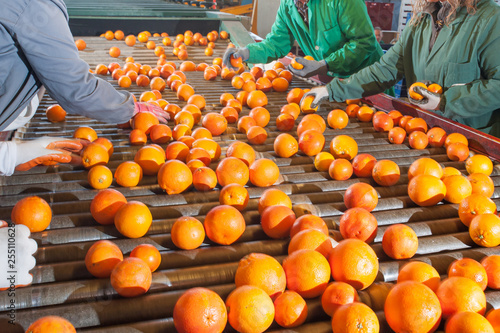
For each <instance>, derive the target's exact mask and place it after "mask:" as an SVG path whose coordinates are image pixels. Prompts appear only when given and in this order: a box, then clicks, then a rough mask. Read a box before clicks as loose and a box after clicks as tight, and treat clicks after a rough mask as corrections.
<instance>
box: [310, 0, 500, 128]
mask: <svg viewBox="0 0 500 333" xmlns="http://www.w3.org/2000/svg"><path fill="white" fill-rule="evenodd" d="M435 1H437V0H427V1H426V0H417V3H416V4H415V7H414V15H413V16H414V18H413V20H412V21H411V22H410V24H409V25H408V26H407V27H406V28H405V29H404V31H403V33H402V34H401V37H400V39H399V41H398V42H397V43H396V44H395V45H394V46H393V47H392V48H391V49H390V50H388V51H387V53H386V54H384V56H383V57H382V58H381V59H380V61H379V62H377V63H376V64H373V65H371V66H369V67H367V68H365V69H363V70H361V71H360V72H358V73H356V74H354V75H352V76H351V77H349V78H348V79H345V80H343V81H340V80H338V79H334V80H332V81H331V82H330V83H329V84H328V85H327V86H325V87H319V88H314V89H313V90H311V92H309V93H308V94H306V95H314V96H315V99H314V101H313V105H318V104H320V103H321V102H322V101H324V100H326V99H328V98H329V99H330V100H331V101H345V100H346V99H356V98H360V97H363V96H370V95H374V94H377V93H379V92H381V91H383V90H384V89H386V88H388V87H390V86H392V85H394V84H395V83H396V82H398V81H399V80H400V79H401V78H402V77H403V75H404V76H405V77H406V82H407V84H408V85H411V84H413V83H414V82H417V81H418V82H424V81H430V82H433V83H437V84H439V85H441V86H442V87H443V89H444V91H443V93H442V94H436V93H432V92H430V91H428V90H427V89H425V88H422V87H416V88H415V92H417V93H420V94H421V95H423V96H424V98H423V99H422V100H420V101H417V100H413V99H410V101H411V102H412V103H414V104H417V105H419V106H420V107H422V108H423V109H427V110H432V111H434V112H436V113H437V114H439V115H443V116H444V117H447V118H450V119H452V120H455V121H457V122H459V123H462V124H465V125H468V126H470V127H473V128H475V129H478V130H480V131H483V132H485V133H488V134H491V135H494V136H497V137H500V6H498V5H496V4H495V3H494V2H493V0H479V1H477V2H475V1H474V0H465V1H463V2H462V4H463V5H462V6H460V5H458V6H455V5H454V4H453V3H457V2H456V1H453V3H451V0H450V1H449V2H448V1H444V2H442V4H441V3H438V2H435Z"/></svg>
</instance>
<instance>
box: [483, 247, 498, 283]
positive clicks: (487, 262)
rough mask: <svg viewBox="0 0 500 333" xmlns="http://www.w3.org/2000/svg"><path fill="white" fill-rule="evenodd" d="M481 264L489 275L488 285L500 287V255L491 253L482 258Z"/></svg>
mask: <svg viewBox="0 0 500 333" xmlns="http://www.w3.org/2000/svg"><path fill="white" fill-rule="evenodd" d="M481 265H483V267H484V269H486V274H487V275H488V287H489V288H491V289H500V255H489V256H486V257H484V258H483V259H481Z"/></svg>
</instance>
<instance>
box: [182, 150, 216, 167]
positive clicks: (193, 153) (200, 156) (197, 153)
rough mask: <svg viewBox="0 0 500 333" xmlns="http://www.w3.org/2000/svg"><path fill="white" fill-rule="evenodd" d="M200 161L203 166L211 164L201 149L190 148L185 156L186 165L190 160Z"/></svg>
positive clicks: (206, 153) (205, 152)
mask: <svg viewBox="0 0 500 333" xmlns="http://www.w3.org/2000/svg"><path fill="white" fill-rule="evenodd" d="M194 159H197V160H200V161H202V162H203V164H204V165H205V166H209V165H210V162H211V160H212V159H211V158H210V154H209V153H208V152H207V151H206V150H205V149H203V148H191V149H190V150H189V153H188V154H187V156H186V163H188V162H189V161H191V160H194Z"/></svg>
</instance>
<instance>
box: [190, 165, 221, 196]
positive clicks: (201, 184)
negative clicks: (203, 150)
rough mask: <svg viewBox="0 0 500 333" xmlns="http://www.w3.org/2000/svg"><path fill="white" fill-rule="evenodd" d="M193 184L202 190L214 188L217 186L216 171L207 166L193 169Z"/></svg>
mask: <svg viewBox="0 0 500 333" xmlns="http://www.w3.org/2000/svg"><path fill="white" fill-rule="evenodd" d="M193 186H194V188H195V189H196V190H198V191H201V192H205V191H211V190H213V189H214V188H215V187H216V186H217V175H216V174H215V171H214V170H212V169H210V168H208V167H205V166H203V167H201V168H198V169H196V170H195V171H193Z"/></svg>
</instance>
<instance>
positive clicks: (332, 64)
mask: <svg viewBox="0 0 500 333" xmlns="http://www.w3.org/2000/svg"><path fill="white" fill-rule="evenodd" d="M337 3H338V6H337V8H336V10H337V12H336V13H331V15H334V16H336V17H338V23H339V27H340V30H341V31H342V34H343V35H344V38H345V40H347V42H346V43H345V44H344V45H343V47H341V48H340V49H338V50H337V51H335V52H333V53H331V54H330V55H329V56H328V57H326V58H325V60H326V62H327V63H328V69H329V70H330V71H331V72H333V73H337V74H340V75H349V74H351V73H352V72H353V69H354V68H359V66H360V65H361V64H362V63H363V61H364V60H365V59H366V58H369V57H370V56H371V55H372V53H374V52H380V54H382V50H381V48H380V46H379V44H378V42H377V39H376V38H375V35H374V32H373V28H372V23H371V20H370V17H369V16H368V12H367V10H366V5H365V3H364V1H363V0H347V1H338V2H337Z"/></svg>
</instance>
